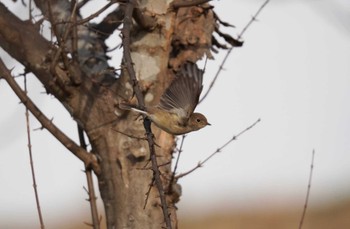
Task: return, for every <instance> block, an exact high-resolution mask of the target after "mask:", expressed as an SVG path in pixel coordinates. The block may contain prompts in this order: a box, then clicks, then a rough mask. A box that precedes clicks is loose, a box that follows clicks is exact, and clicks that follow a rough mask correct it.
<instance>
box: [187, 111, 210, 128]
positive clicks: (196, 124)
mask: <svg viewBox="0 0 350 229" xmlns="http://www.w3.org/2000/svg"><path fill="white" fill-rule="evenodd" d="M188 125H189V126H190V127H191V128H192V129H193V130H199V129H202V128H203V127H205V126H208V125H209V126H210V123H209V122H208V121H207V118H206V117H205V116H204V115H202V114H201V113H193V114H192V115H191V116H190V118H189V120H188Z"/></svg>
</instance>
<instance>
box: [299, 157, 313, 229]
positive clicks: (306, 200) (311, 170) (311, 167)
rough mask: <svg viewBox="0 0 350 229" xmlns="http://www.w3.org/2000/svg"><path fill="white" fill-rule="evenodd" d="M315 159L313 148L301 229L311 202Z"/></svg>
mask: <svg viewBox="0 0 350 229" xmlns="http://www.w3.org/2000/svg"><path fill="white" fill-rule="evenodd" d="M314 159H315V150H312V157H311V165H310V174H309V182H308V185H307V191H306V197H305V203H304V208H303V213H302V214H301V218H300V223H299V229H301V228H302V227H303V223H304V218H305V215H306V209H307V205H308V203H309V196H310V189H311V181H312V174H313V170H314Z"/></svg>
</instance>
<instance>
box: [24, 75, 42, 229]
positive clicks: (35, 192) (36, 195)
mask: <svg viewBox="0 0 350 229" xmlns="http://www.w3.org/2000/svg"><path fill="white" fill-rule="evenodd" d="M24 93H25V94H27V93H28V90H27V76H26V74H24ZM25 116H26V123H27V137H28V138H27V140H28V152H29V161H30V170H31V172H32V180H33V189H34V195H35V202H36V209H37V210H38V216H39V222H40V228H41V229H44V228H45V225H44V219H43V215H42V213H41V207H40V200H39V194H38V187H37V184H36V179H35V169H34V160H33V153H32V143H31V137H30V122H29V110H28V108H27V107H26V113H25Z"/></svg>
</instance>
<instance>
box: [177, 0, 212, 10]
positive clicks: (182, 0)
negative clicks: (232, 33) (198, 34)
mask: <svg viewBox="0 0 350 229" xmlns="http://www.w3.org/2000/svg"><path fill="white" fill-rule="evenodd" d="M210 1H211V0H192V1H186V0H174V1H173V2H172V3H171V4H170V9H174V10H176V9H178V8H180V7H191V6H197V5H200V4H204V3H207V2H210Z"/></svg>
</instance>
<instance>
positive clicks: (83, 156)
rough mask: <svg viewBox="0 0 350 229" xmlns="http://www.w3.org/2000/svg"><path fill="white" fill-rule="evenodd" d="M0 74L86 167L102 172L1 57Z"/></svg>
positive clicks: (43, 123)
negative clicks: (44, 110) (27, 92)
mask: <svg viewBox="0 0 350 229" xmlns="http://www.w3.org/2000/svg"><path fill="white" fill-rule="evenodd" d="M0 74H1V78H4V79H5V80H6V82H7V83H8V84H9V86H10V87H11V88H12V90H13V91H14V92H15V94H16V95H17V96H18V98H19V99H20V100H21V102H22V103H23V104H24V106H25V107H26V108H28V110H30V112H31V113H32V114H33V115H34V116H35V117H36V118H37V120H38V121H39V122H40V123H41V125H42V126H43V128H45V129H47V130H48V131H49V132H50V133H51V134H52V135H53V136H55V138H56V139H57V140H58V141H60V142H61V143H62V144H63V145H64V146H65V147H66V148H67V149H68V150H69V151H71V152H72V153H73V154H74V155H75V156H76V157H78V158H79V159H80V160H82V161H83V162H84V164H85V166H86V167H91V168H92V169H93V170H94V172H95V173H96V174H99V173H100V166H99V164H98V162H97V159H96V158H95V156H93V155H92V154H89V153H88V152H86V151H85V150H84V149H83V148H81V147H79V146H78V145H77V144H76V143H75V142H74V141H73V140H71V139H70V138H69V137H68V136H67V135H65V134H64V133H63V132H62V131H61V130H60V129H59V128H58V127H57V126H55V125H54V124H53V123H52V122H51V120H50V119H48V118H47V117H46V116H45V115H44V114H43V113H42V112H41V111H40V110H39V108H38V107H37V106H36V105H35V104H34V103H33V102H32V101H31V100H30V99H29V97H28V96H27V95H26V94H25V93H24V92H23V90H22V89H21V88H20V86H19V85H18V84H17V83H16V81H15V80H14V79H13V77H12V76H11V72H10V71H9V70H8V69H7V68H6V66H5V64H4V63H3V61H2V60H1V59H0Z"/></svg>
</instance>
